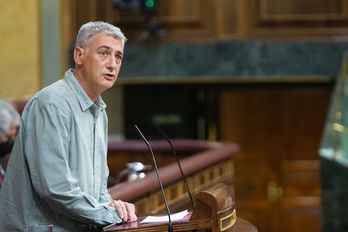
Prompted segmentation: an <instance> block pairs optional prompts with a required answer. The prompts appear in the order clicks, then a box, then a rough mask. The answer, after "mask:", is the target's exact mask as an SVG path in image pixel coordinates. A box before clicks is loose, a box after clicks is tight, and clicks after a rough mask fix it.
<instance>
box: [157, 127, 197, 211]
mask: <svg viewBox="0 0 348 232" xmlns="http://www.w3.org/2000/svg"><path fill="white" fill-rule="evenodd" d="M155 126H156V127H157V129H158V130H159V131H160V132H161V133H162V135H163V137H164V138H165V139H166V140H167V142H168V143H169V145H170V147H171V148H172V152H173V154H174V156H175V158H176V162H177V163H178V166H179V169H180V172H181V176H182V178H183V180H184V184H185V187H186V189H187V192H188V194H189V197H190V200H191V205H192V211H193V210H194V208H195V205H194V203H193V198H192V194H191V191H190V188H189V186H188V184H187V181H186V177H185V175H184V172H183V171H182V168H181V164H180V160H179V157H178V155H177V154H176V150H175V149H174V146H173V144H172V142H171V141H170V140H169V138H168V136H167V135H166V134H165V133H164V132H163V130H162V129H161V128H160V127H159V126H158V125H157V124H155Z"/></svg>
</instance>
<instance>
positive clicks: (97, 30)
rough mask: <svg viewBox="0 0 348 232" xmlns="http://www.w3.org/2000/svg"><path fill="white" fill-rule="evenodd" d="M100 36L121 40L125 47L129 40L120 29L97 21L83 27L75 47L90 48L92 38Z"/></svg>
mask: <svg viewBox="0 0 348 232" xmlns="http://www.w3.org/2000/svg"><path fill="white" fill-rule="evenodd" d="M98 34H104V35H109V36H112V37H113V38H115V39H118V40H121V41H122V44H123V46H124V44H125V43H126V41H127V38H126V37H125V36H124V34H123V33H122V31H121V30H120V28H118V27H115V26H114V25H111V24H109V23H106V22H102V21H96V22H89V23H86V24H84V25H82V26H81V28H80V30H79V32H78V34H77V38H76V44H75V47H81V48H86V47H88V46H89V45H90V43H91V40H92V38H93V37H94V36H95V35H98Z"/></svg>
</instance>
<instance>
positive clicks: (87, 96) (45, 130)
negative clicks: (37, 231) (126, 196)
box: [0, 22, 137, 232]
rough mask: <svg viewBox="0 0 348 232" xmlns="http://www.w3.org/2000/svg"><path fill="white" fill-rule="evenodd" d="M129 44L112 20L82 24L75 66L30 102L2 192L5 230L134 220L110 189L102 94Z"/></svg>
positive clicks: (83, 227)
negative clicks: (48, 225) (126, 45)
mask: <svg viewBox="0 0 348 232" xmlns="http://www.w3.org/2000/svg"><path fill="white" fill-rule="evenodd" d="M125 42H126V38H125V37H124V35H123V33H122V32H121V31H120V29H119V28H117V27H114V26H112V25H110V24H108V23H105V22H90V23H87V24H85V25H83V26H82V27H81V28H80V30H79V33H78V35H77V41H76V45H75V49H74V60H75V63H76V67H75V69H74V70H68V71H67V72H66V73H65V76H64V78H63V79H61V80H59V81H57V82H56V83H54V84H52V85H50V86H48V87H46V88H44V89H43V90H41V91H40V92H38V93H37V94H35V95H34V96H33V97H32V98H31V99H30V100H29V101H28V103H27V104H26V107H25V109H24V110H23V114H22V119H21V125H20V129H19V132H18V135H17V138H16V141H15V144H14V148H13V150H12V154H11V158H10V161H9V164H8V167H7V172H6V177H5V179H4V184H3V186H2V188H1V190H0V231H25V228H26V227H27V226H28V225H29V224H33V223H34V224H53V231H69V232H71V231H74V232H75V231H96V230H98V229H99V228H100V226H105V225H108V224H111V223H121V222H122V221H123V222H127V221H134V220H136V219H137V218H136V215H135V213H134V205H133V204H130V203H127V202H122V201H116V200H112V199H111V197H110V195H109V193H108V191H107V177H108V172H109V171H108V168H107V160H106V153H107V141H108V131H107V123H108V121H107V115H106V112H105V107H106V105H105V103H104V102H103V100H102V98H101V97H100V95H101V93H103V92H104V91H105V90H107V89H109V88H111V87H112V86H113V85H114V83H115V82H116V79H117V76H118V73H119V71H120V67H121V63H122V58H123V50H124V44H125ZM97 226H99V227H98V229H96V227H97Z"/></svg>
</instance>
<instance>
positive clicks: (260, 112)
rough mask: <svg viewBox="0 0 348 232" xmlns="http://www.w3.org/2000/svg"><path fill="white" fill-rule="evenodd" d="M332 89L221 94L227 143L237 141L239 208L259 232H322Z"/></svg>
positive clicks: (248, 90) (271, 88) (261, 89)
mask: <svg viewBox="0 0 348 232" xmlns="http://www.w3.org/2000/svg"><path fill="white" fill-rule="evenodd" d="M331 89H332V87H331V86H330V85H328V86H314V85H313V86H301V85H299V86H292V87H291V86H268V87H267V86H260V87H257V86H256V87H253V88H251V87H250V86H249V87H248V88H232V89H228V90H224V91H222V93H221V98H220V100H221V102H220V106H221V110H220V125H221V126H220V127H219V132H220V133H219V135H220V136H221V137H220V139H221V140H227V141H229V140H231V141H235V142H236V143H238V144H239V145H240V146H241V152H240V154H239V155H238V156H236V158H235V175H236V181H235V193H236V208H237V209H238V214H239V216H241V217H243V218H245V219H247V220H249V221H251V222H253V224H255V225H256V226H257V228H258V229H259V231H272V232H278V231H279V232H280V231H289V232H290V231H319V228H320V210H321V209H320V178H319V169H320V166H319V165H320V163H319V155H318V149H319V145H320V141H321V136H322V131H323V126H324V123H325V119H326V115H327V110H328V105H329V101H330V97H331V91H332V90H331Z"/></svg>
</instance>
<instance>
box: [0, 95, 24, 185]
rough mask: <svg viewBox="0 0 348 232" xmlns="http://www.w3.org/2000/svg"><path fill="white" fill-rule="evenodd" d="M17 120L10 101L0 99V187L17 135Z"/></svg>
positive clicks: (14, 109)
mask: <svg viewBox="0 0 348 232" xmlns="http://www.w3.org/2000/svg"><path fill="white" fill-rule="evenodd" d="M19 121H20V116H19V113H18V112H17V110H16V108H15V107H14V106H13V105H12V104H11V103H10V102H7V101H4V100H0V187H1V185H2V181H3V178H4V175H5V169H6V163H7V160H8V158H9V156H10V153H11V151H12V147H13V143H14V140H15V138H16V135H17V131H18V127H19Z"/></svg>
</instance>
